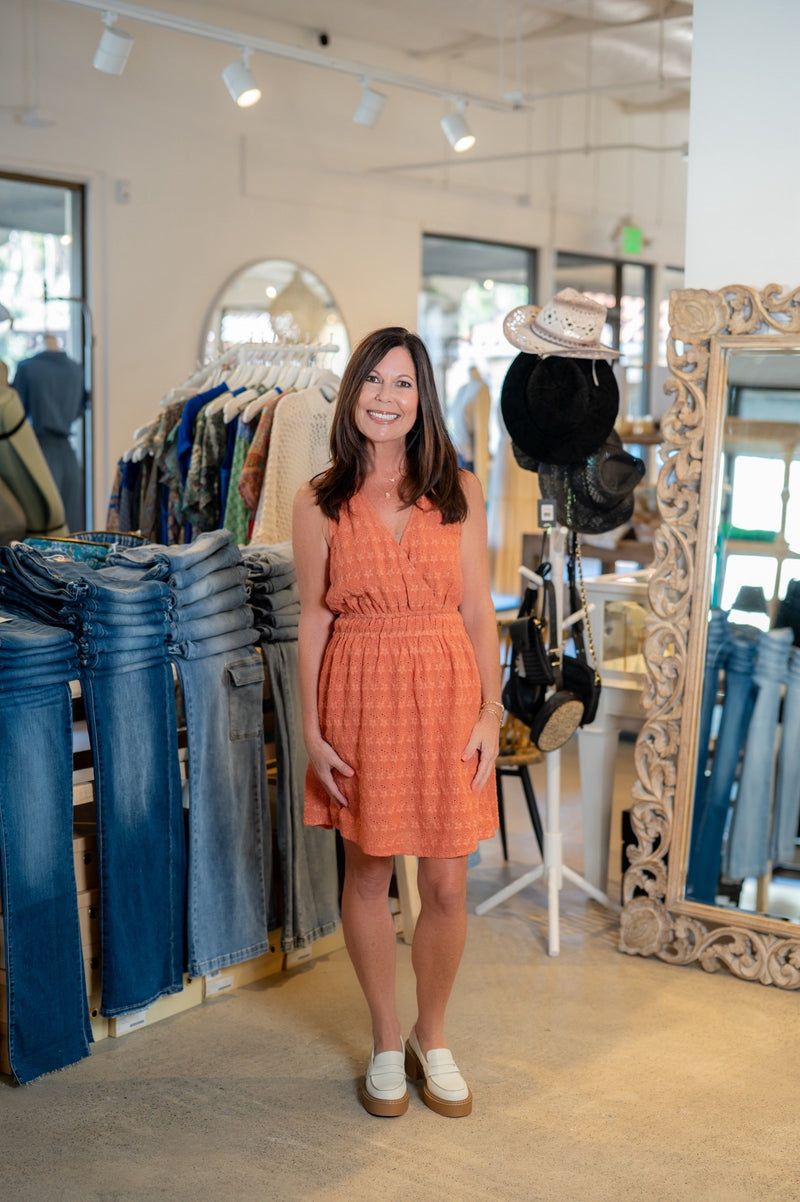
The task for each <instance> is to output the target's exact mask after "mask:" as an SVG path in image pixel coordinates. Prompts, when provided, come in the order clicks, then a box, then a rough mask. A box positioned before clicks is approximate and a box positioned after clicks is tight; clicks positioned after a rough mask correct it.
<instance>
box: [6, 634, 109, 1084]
mask: <svg viewBox="0 0 800 1202" xmlns="http://www.w3.org/2000/svg"><path fill="white" fill-rule="evenodd" d="M3 616H4V617H8V616H9V615H8V614H7V613H5V614H4V615H3ZM0 647H1V648H2V656H3V661H2V668H0V898H2V915H0V934H1V935H2V938H0V945H1V946H0V955H2V957H3V963H4V967H5V972H6V1010H7V1026H8V1056H9V1061H10V1064H11V1069H12V1072H13V1074H14V1077H15V1078H16V1080H17V1081H19V1082H26V1081H32V1080H33V1079H34V1078H35V1077H38V1076H41V1075H42V1074H43V1073H49V1072H53V1071H54V1070H56V1069H60V1068H65V1067H66V1066H67V1065H69V1064H74V1063H75V1062H76V1061H78V1060H81V1059H83V1058H84V1057H85V1056H88V1055H89V1043H90V1042H91V1038H92V1033H91V1026H90V1023H89V1009H88V1005H87V1001H86V984H85V980H84V969H83V954H82V950H81V937H80V926H79V922H78V901H77V894H76V883H75V869H74V860H73V854H72V698H71V695H70V689H69V684H68V682H69V681H70V680H74V679H75V678H76V675H77V655H76V653H75V649H74V647H72V646H71V639H70V637H69V634H68V632H66V631H62V630H53V629H51V628H48V627H46V626H44V625H43V624H41V623H35V622H31V621H27V620H25V619H22V618H19V617H17V616H16V615H14V616H13V617H12V619H11V621H9V622H3V623H0ZM43 647H46V648H47V654H48V656H49V659H50V669H49V680H48V679H47V677H46V676H45V675H44V674H42V675H41V676H40V679H39V680H38V682H37V683H36V684H35V685H33V686H31V685H30V683H26V682H25V680H24V679H22V678H17V679H16V682H15V683H14V684H11V683H10V663H11V660H12V659H13V657H14V655H16V657H17V658H18V660H19V666H18V671H19V672H20V673H24V671H25V662H26V659H27V658H28V651H30V653H31V655H32V657H34V658H35V657H36V653H37V652H38V651H40V650H41V649H42V648H43ZM16 671H17V670H16V669H15V672H16ZM34 748H35V751H33V750H32V749H34Z"/></svg>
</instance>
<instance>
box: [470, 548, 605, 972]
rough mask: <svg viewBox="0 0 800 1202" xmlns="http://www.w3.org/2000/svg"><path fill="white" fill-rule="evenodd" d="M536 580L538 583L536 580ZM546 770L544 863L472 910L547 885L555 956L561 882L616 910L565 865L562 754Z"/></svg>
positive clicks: (560, 607) (558, 575)
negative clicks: (534, 886) (541, 883)
mask: <svg viewBox="0 0 800 1202" xmlns="http://www.w3.org/2000/svg"><path fill="white" fill-rule="evenodd" d="M567 533H568V532H567V530H566V529H565V528H563V527H560V526H559V527H554V528H551V530H550V555H549V559H550V563H551V565H552V578H553V580H557V581H563V579H564V562H565V546H566V536H567ZM520 572H521V573H522V574H523V575H527V576H528V577H529V578H530V577H532V575H533V573H530V572H529V571H528V569H527V568H520ZM536 581H538V582H539V583H541V581H539V580H538V577H537V578H536ZM556 613H557V628H558V630H559V631H563V629H564V600H563V590H562V589H560V588H557V589H556ZM545 771H546V774H547V775H546V778H545V779H546V810H545V824H544V856H543V862H542V863H541V864H539V865H538V866H537V867H536V868H533V869H531V871H530V872H526V873H524V874H523V875H522V876H521V877H518V878H517V880H516V881H512V882H511V884H510V885H506V886H505V887H504V888H503V889H500V890H499V891H498V892H497V893H494V894H493V895H492V896H491V897H488V898H487V899H486V901H482V902H481V903H480V904H479V905H477V906H476V907H475V913H476V914H487V913H488V912H489V910H492V909H494V907H495V906H499V905H501V904H502V903H503V902H504V901H507V900H508V898H509V897H513V896H514V894H515V893H519V892H520V891H521V890H522V889H527V887H528V885H532V884H534V882H535V881H538V880H540V879H543V880H544V881H545V884H546V885H547V920H548V922H547V952H548V955H550V956H558V955H559V953H560V951H561V942H560V896H559V895H560V893H561V890H562V888H563V885H564V881H565V880H566V881H569V882H570V883H571V884H573V885H576V886H577V888H578V889H580V890H581V891H582V892H583V893H586V894H587V895H588V896H589V897H592V898H594V900H595V901H596V902H599V903H600V905H601V906H608V907H610V908H612V909H619V906H617V905H616V903H615V902H613V901H611V899H610V898H609V897H608V895H607V894H605V893H603V892H602V891H601V890H600V889H597V888H595V886H594V885H592V884H590V882H589V881H587V880H584V878H583V877H582V876H580V875H579V874H578V873H577V872H575V871H574V870H573V869H572V868H570V867H569V866H568V865H567V864H565V863H564V858H563V837H562V834H561V752H560V751H551V752H548V753H547V755H546V756H545Z"/></svg>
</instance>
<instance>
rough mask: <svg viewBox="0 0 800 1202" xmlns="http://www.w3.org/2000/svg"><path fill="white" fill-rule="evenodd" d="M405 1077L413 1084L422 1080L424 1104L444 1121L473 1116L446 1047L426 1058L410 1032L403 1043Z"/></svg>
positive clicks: (465, 1087)
mask: <svg viewBox="0 0 800 1202" xmlns="http://www.w3.org/2000/svg"><path fill="white" fill-rule="evenodd" d="M406 1074H407V1075H408V1076H409V1077H410V1078H411V1080H412V1081H419V1079H420V1078H421V1077H424V1078H425V1089H424V1090H423V1094H422V1097H423V1101H424V1102H425V1105H426V1106H428V1107H430V1109H431V1110H434V1111H435V1112H436V1113H437V1114H443V1115H444V1116H445V1118H451V1119H457V1118H462V1117H463V1116H464V1115H467V1114H471V1113H472V1094H471V1093H470V1091H469V1086H468V1085H467V1083H466V1081H465V1080H464V1078H463V1077H462V1076H461V1073H460V1072H459V1071H458V1066H457V1065H456V1062H455V1061H454V1060H453V1057H452V1055H451V1053H450V1050H449V1048H432V1049H431V1050H430V1052H428V1055H427V1056H424V1055H423V1054H422V1049H421V1048H420V1046H419V1041H418V1040H417V1033H416V1031H412V1032H411V1034H410V1035H409V1037H408V1039H407V1040H406Z"/></svg>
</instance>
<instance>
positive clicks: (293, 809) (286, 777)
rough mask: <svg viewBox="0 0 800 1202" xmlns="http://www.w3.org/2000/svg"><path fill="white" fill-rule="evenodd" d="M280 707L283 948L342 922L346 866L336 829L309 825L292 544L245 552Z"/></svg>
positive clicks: (301, 944)
mask: <svg viewBox="0 0 800 1202" xmlns="http://www.w3.org/2000/svg"><path fill="white" fill-rule="evenodd" d="M244 561H245V563H246V564H247V571H248V579H249V583H250V604H251V606H252V607H253V612H254V613H255V616H256V626H257V627H258V630H259V634H260V637H261V652H262V654H263V656H264V661H265V663H266V665H267V670H268V672H269V683H270V691H271V693H272V700H273V706H274V713H275V744H276V753H275V754H276V760H277V781H276V784H277V816H278V848H279V851H280V857H281V885H282V889H281V895H282V899H283V912H282V914H281V948H282V949H283V951H285V952H289V951H291V950H292V949H293V948H297V947H307V946H308V945H309V944H310V943H313V942H314V940H315V939H319V938H320V937H321V936H322V935H328V934H330V932H331V931H334V930H335V929H336V927H337V926H338V925H339V921H340V911H339V870H338V866H337V862H336V842H335V835H334V832H333V831H332V830H323V829H322V828H321V827H314V826H304V825H303V805H304V793H305V775H306V769H307V766H308V756H307V754H306V751H305V744H304V742H303V728H302V721H301V712H300V688H299V683H298V671H297V627H298V622H299V618H300V599H299V594H298V591H297V574H296V571H295V565H294V558H293V556H292V545H291V543H288V542H286V543H276V544H275V545H273V546H253V545H251V546H249V547H247V548H246V550H245V553H244Z"/></svg>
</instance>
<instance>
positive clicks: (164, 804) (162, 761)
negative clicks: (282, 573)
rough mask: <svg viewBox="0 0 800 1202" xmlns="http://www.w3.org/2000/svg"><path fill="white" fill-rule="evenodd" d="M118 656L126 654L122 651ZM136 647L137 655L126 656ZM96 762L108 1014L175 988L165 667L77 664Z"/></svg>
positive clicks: (171, 715) (173, 796)
mask: <svg viewBox="0 0 800 1202" xmlns="http://www.w3.org/2000/svg"><path fill="white" fill-rule="evenodd" d="M122 654H124V653H122ZM134 654H135V653H134ZM81 683H82V688H83V696H84V704H85V708H86V717H87V722H88V725H89V735H90V740H91V746H92V756H93V759H94V766H95V797H96V802H97V835H98V844H99V863H100V928H101V934H102V964H103V987H102V1000H101V1010H102V1012H103V1014H106V1015H117V1014H124V1013H126V1012H128V1011H130V1010H140V1009H143V1008H144V1007H146V1006H148V1005H150V1004H151V1003H152V1002H154V1001H155V1000H156V999H157V998H159V997H162V996H163V995H165V994H169V993H177V992H179V991H180V990H181V989H182V988H183V964H184V936H183V915H184V897H185V863H186V858H185V857H186V853H185V836H184V825H183V807H182V801H181V779H180V767H179V761H178V739H177V722H176V715H175V688H174V683H173V677H172V668H171V666H170V664H169V663H168V662H167V660H166V656H165V653H164V652H162V653H161V658H160V660H155V661H154V662H152V663H149V664H145V665H142V664H141V663H137V662H135V661H134V662H131V663H122V662H120V661H119V660H117V661H116V662H114V663H112V664H110V665H108V666H107V665H106V664H105V663H104V662H103V659H102V657H101V658H100V662H99V665H98V666H97V667H95V668H83V669H82V671H81Z"/></svg>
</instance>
